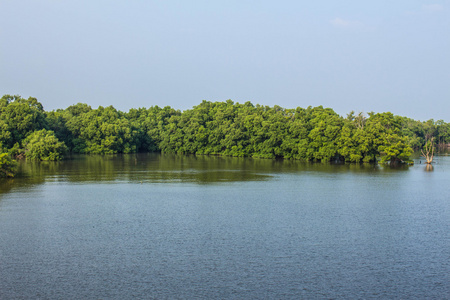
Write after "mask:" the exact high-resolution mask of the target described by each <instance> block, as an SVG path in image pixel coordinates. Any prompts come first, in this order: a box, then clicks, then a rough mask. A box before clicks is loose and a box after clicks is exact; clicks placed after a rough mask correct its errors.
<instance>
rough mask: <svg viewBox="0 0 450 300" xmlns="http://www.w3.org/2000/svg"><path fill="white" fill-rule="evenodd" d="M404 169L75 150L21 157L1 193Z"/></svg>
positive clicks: (387, 172) (3, 183)
mask: <svg viewBox="0 0 450 300" xmlns="http://www.w3.org/2000/svg"><path fill="white" fill-rule="evenodd" d="M406 170H408V167H407V166H401V167H388V166H387V167H381V166H378V165H373V164H330V163H308V162H300V161H294V160H272V159H252V158H236V157H221V156H196V155H177V154H161V153H145V154H129V155H109V156H108V155H74V156H72V157H71V158H69V159H68V160H64V161H61V162H30V161H21V162H20V164H19V170H18V171H19V172H18V174H17V176H16V178H14V179H8V180H6V179H2V181H0V193H4V192H8V191H9V190H10V189H11V188H13V187H26V186H30V185H38V184H42V183H44V182H71V183H114V182H129V183H162V182H188V183H196V184H211V183H221V182H242V181H263V180H270V179H271V178H273V176H276V175H277V174H281V173H283V174H286V173H293V174H297V173H299V172H314V173H317V174H321V173H345V172H352V173H354V172H359V173H378V172H383V173H385V174H389V173H396V172H398V171H406Z"/></svg>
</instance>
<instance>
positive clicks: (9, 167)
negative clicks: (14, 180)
mask: <svg viewBox="0 0 450 300" xmlns="http://www.w3.org/2000/svg"><path fill="white" fill-rule="evenodd" d="M15 167H16V162H15V161H14V160H13V159H11V157H10V156H9V155H8V153H0V177H14V174H15V173H16V168H15Z"/></svg>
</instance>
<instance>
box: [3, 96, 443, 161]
mask: <svg viewBox="0 0 450 300" xmlns="http://www.w3.org/2000/svg"><path fill="white" fill-rule="evenodd" d="M0 128H1V132H0V143H1V144H2V145H3V147H4V148H5V149H7V150H8V151H9V153H12V154H18V153H23V154H24V155H25V156H26V157H28V158H30V159H40V160H57V159H61V158H62V155H63V154H64V153H65V152H69V153H86V154H90V153H92V154H115V153H135V152H154V151H162V152H171V153H185V154H198V155H224V156H238V157H255V158H285V159H299V160H306V161H322V162H326V161H345V162H353V163H359V162H376V161H380V162H383V163H384V162H390V163H398V162H407V161H408V160H409V156H410V155H411V153H412V151H413V149H419V148H421V147H422V146H423V145H424V144H425V142H426V141H427V140H429V139H430V138H431V137H434V138H435V140H436V141H437V142H438V144H441V145H442V144H448V143H450V125H449V124H448V123H445V122H444V121H442V120H439V121H437V122H434V121H433V120H428V121H426V122H420V121H415V120H412V119H409V118H406V117H400V116H395V115H393V114H392V113H390V112H384V113H369V114H367V115H365V114H363V113H359V114H355V113H354V112H351V113H350V114H348V115H347V116H346V117H342V116H340V115H338V114H337V113H335V112H334V111H333V110H332V109H331V108H324V107H322V106H318V107H307V108H301V107H297V108H295V109H286V108H282V107H280V106H273V107H269V106H262V105H258V104H256V105H254V104H252V103H250V102H246V103H244V104H240V103H235V102H233V101H231V100H227V101H225V102H210V101H202V102H201V103H200V104H199V105H197V106H194V107H193V108H192V109H188V110H185V111H183V112H181V111H180V110H176V109H173V108H171V107H168V106H167V107H164V108H161V107H158V106H152V107H149V108H138V109H130V110H129V111H128V112H121V111H119V110H117V109H115V108H114V107H113V106H108V107H102V106H100V107H98V108H97V109H94V108H92V107H91V106H89V105H87V104H84V103H78V104H75V105H72V106H69V107H68V108H66V109H58V110H55V111H50V112H46V111H44V109H43V106H42V104H41V103H40V102H38V101H37V99H35V98H31V97H30V98H28V99H23V98H21V97H20V96H11V95H5V96H3V97H2V98H1V99H0Z"/></svg>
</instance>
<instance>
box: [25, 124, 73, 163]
mask: <svg viewBox="0 0 450 300" xmlns="http://www.w3.org/2000/svg"><path fill="white" fill-rule="evenodd" d="M23 147H24V151H25V156H26V157H27V159H35V160H61V159H62V158H63V155H64V153H65V152H66V151H67V147H66V145H65V144H64V142H60V141H59V140H58V138H57V137H56V136H55V134H54V133H53V131H51V130H46V129H42V130H38V131H35V132H33V133H31V134H30V135H28V136H27V137H26V138H25V139H24V140H23Z"/></svg>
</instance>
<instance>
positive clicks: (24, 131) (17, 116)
mask: <svg viewBox="0 0 450 300" xmlns="http://www.w3.org/2000/svg"><path fill="white" fill-rule="evenodd" d="M43 128H47V122H46V119H45V114H44V108H43V106H42V104H41V103H40V102H38V101H37V99H36V98H32V97H30V98H28V99H23V98H21V97H20V96H11V95H4V96H3V97H2V98H1V99H0V129H1V133H0V143H2V144H3V146H4V147H6V148H11V147H13V146H14V144H16V143H20V142H21V141H22V140H23V139H24V138H25V137H26V136H27V135H28V134H30V133H32V132H33V131H35V130H40V129H43Z"/></svg>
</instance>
